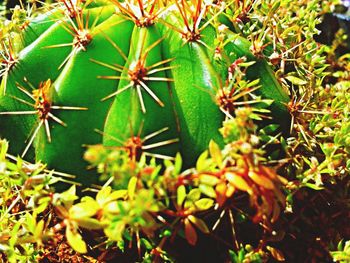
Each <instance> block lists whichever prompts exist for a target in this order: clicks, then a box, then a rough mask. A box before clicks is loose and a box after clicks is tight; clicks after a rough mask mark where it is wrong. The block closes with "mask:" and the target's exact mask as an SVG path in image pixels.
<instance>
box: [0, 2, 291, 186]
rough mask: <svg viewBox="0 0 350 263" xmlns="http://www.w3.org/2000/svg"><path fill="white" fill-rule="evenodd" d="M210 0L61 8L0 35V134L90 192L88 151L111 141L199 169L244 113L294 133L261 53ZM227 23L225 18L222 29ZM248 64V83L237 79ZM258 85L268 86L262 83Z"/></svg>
mask: <svg viewBox="0 0 350 263" xmlns="http://www.w3.org/2000/svg"><path fill="white" fill-rule="evenodd" d="M224 10H225V4H224V3H223V4H222V5H219V4H208V3H206V2H205V1H201V0H197V1H184V0H182V1H156V0H154V1H141V0H138V1H136V0H128V1H124V2H120V1H117V0H95V1H83V0H76V1H70V0H62V1H58V3H55V4H50V5H44V7H42V8H39V7H38V8H37V9H35V11H34V14H33V17H29V16H28V15H23V13H21V10H20V9H18V10H17V12H16V10H15V12H14V15H13V19H12V22H11V23H10V24H9V25H7V26H6V27H5V26H3V27H2V29H1V30H2V35H1V38H2V39H1V45H2V48H1V49H2V56H3V59H2V71H1V72H2V83H1V90H0V136H2V137H5V138H7V139H8V140H10V141H11V147H12V148H11V149H10V150H11V152H12V153H15V154H19V155H21V156H22V157H26V158H27V159H32V158H35V159H36V160H37V161H39V160H40V161H42V162H44V163H47V165H48V166H49V167H50V168H54V169H57V170H59V171H63V172H67V173H72V174H76V175H78V178H77V180H78V181H80V182H82V183H84V184H90V183H93V182H96V178H95V177H93V176H92V174H91V175H90V174H89V172H88V171H87V170H86V166H87V163H86V162H85V161H83V159H82V155H83V152H84V146H86V145H91V144H97V143H103V144H104V145H106V146H111V147H117V148H118V147H119V148H123V149H126V150H127V151H128V153H129V156H130V157H131V158H134V159H135V160H138V159H139V158H140V156H141V155H142V154H144V155H146V156H148V157H150V158H152V157H154V158H156V159H158V158H159V159H172V158H174V156H175V155H176V153H178V152H179V153H180V154H181V155H182V158H183V162H184V166H185V167H190V166H191V165H193V164H194V162H195V160H196V159H197V158H198V156H199V155H200V154H201V153H202V152H203V151H204V150H205V149H207V147H208V145H209V142H210V141H211V140H214V141H215V142H216V143H217V144H218V145H220V146H223V139H222V136H221V135H220V133H219V129H220V127H222V122H223V120H224V119H225V118H234V110H235V107H236V105H240V103H246V102H243V101H240V99H241V98H243V97H249V98H250V99H251V103H254V104H255V105H257V106H259V107H262V108H267V107H270V110H271V115H272V116H273V119H272V121H268V123H270V122H273V123H276V124H279V125H280V127H281V129H282V130H283V131H288V129H289V127H286V124H288V123H289V121H286V120H287V119H288V118H289V113H288V111H287V108H286V106H285V105H286V103H287V102H289V97H288V95H287V93H286V92H285V91H284V90H283V89H282V87H281V86H280V84H279V82H278V81H277V80H276V78H275V77H274V74H273V72H272V70H271V69H270V68H269V65H268V63H267V62H266V61H265V60H264V59H263V56H261V54H260V53H259V52H260V51H259V50H257V49H256V48H252V47H251V43H250V42H249V41H248V40H246V39H245V38H243V37H241V36H239V35H238V34H236V33H235V32H233V31H231V30H230V29H229V28H228V26H226V25H225V24H224V22H223V21H221V19H222V16H221V14H222V13H223V12H224ZM220 21H221V22H220ZM239 63H240V64H242V65H246V66H247V67H248V66H249V67H248V69H247V71H246V72H245V74H246V75H247V77H248V78H249V79H250V80H251V81H252V82H251V85H249V84H247V85H246V87H245V88H244V89H243V88H242V89H240V88H239V87H240V85H239V83H238V84H237V83H235V82H234V78H232V74H234V73H235V70H238V69H237V64H239ZM257 80H259V82H258V81H257Z"/></svg>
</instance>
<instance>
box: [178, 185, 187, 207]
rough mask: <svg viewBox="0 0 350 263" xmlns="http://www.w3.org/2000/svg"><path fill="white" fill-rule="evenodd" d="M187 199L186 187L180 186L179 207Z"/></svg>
mask: <svg viewBox="0 0 350 263" xmlns="http://www.w3.org/2000/svg"><path fill="white" fill-rule="evenodd" d="M185 198H186V187H185V186H184V185H180V186H179V187H178V188H177V200H176V201H177V202H176V203H177V205H178V206H182V204H183V202H184V200H185Z"/></svg>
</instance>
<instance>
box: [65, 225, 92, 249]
mask: <svg viewBox="0 0 350 263" xmlns="http://www.w3.org/2000/svg"><path fill="white" fill-rule="evenodd" d="M66 237H67V241H68V244H69V245H70V246H71V247H72V248H73V249H74V250H75V251H77V252H78V253H80V254H85V253H87V247H86V243H85V241H84V240H83V238H82V237H81V235H80V234H79V233H78V231H77V229H71V227H70V226H67V228H66Z"/></svg>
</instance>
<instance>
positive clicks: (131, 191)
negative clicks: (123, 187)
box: [128, 176, 137, 199]
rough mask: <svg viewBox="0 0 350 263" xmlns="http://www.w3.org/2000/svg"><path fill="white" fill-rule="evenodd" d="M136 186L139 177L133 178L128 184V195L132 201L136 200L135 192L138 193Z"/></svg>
mask: <svg viewBox="0 0 350 263" xmlns="http://www.w3.org/2000/svg"><path fill="white" fill-rule="evenodd" d="M136 185H137V177H135V176H134V177H132V178H131V179H130V181H129V184H128V195H129V198H130V199H134V196H135V191H136Z"/></svg>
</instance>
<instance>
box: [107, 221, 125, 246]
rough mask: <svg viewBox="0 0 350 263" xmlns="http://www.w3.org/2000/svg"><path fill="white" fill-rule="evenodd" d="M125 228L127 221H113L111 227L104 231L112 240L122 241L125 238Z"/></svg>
mask: <svg viewBox="0 0 350 263" xmlns="http://www.w3.org/2000/svg"><path fill="white" fill-rule="evenodd" d="M124 229H125V223H124V222H123V221H118V222H113V224H110V226H109V227H107V228H105V229H104V232H105V234H106V236H107V237H109V238H110V239H111V240H112V241H117V242H118V241H121V240H123V232H124Z"/></svg>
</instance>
